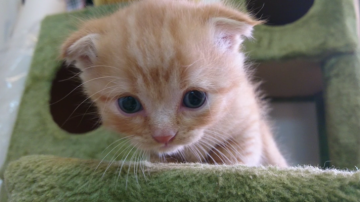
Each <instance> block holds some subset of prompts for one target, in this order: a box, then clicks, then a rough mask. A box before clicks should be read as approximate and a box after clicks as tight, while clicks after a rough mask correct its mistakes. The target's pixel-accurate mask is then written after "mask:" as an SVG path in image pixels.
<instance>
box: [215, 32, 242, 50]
mask: <svg viewBox="0 0 360 202" xmlns="http://www.w3.org/2000/svg"><path fill="white" fill-rule="evenodd" d="M216 43H217V45H218V46H219V48H220V49H222V50H223V51H234V50H236V51H237V49H238V46H239V45H240V43H241V41H240V40H239V36H237V35H236V34H231V33H219V36H218V37H217V40H216Z"/></svg>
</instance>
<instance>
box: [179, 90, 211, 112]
mask: <svg viewBox="0 0 360 202" xmlns="http://www.w3.org/2000/svg"><path fill="white" fill-rule="evenodd" d="M205 100H206V94H205V93H204V92H201V91H197V90H193V91H189V92H187V93H186V94H185V96H184V100H183V104H184V106H185V107H188V108H199V107H201V106H202V105H203V104H204V103H205Z"/></svg>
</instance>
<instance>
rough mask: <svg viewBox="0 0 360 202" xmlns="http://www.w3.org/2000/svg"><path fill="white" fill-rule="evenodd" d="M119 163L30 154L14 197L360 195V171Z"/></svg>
mask: <svg viewBox="0 0 360 202" xmlns="http://www.w3.org/2000/svg"><path fill="white" fill-rule="evenodd" d="M97 166H98V168H97V169H96V167H97ZM119 167H120V164H118V165H114V164H113V165H112V166H110V167H108V163H101V164H100V165H99V161H95V160H80V159H71V158H59V157H54V156H28V157H23V158H21V159H20V160H17V161H14V162H13V163H11V164H10V165H9V167H8V169H7V171H6V173H5V177H6V178H5V179H6V181H5V184H6V186H7V193H8V196H10V199H11V200H9V201H24V202H26V201H29V202H30V201H67V202H72V201H127V202H131V201H134V202H135V201H174V202H175V201H194V202H200V201H209V202H210V201H239V202H240V201H244V202H245V201H259V202H260V201H299V202H300V201H301V202H304V201H354V202H355V201H359V199H360V171H357V172H347V171H339V170H321V169H318V168H315V167H299V168H296V167H295V168H288V169H279V168H274V167H268V168H263V167H258V168H252V167H245V166H240V165H238V166H216V165H205V164H151V163H148V162H146V163H143V164H141V166H140V165H139V166H136V167H137V169H134V166H131V165H128V164H126V165H124V166H123V167H122V171H121V173H120V174H119ZM140 167H141V168H142V169H140ZM105 171H106V172H105ZM142 171H144V173H143V172H142ZM104 173H105V174H104ZM135 176H136V177H135ZM144 176H145V177H144Z"/></svg>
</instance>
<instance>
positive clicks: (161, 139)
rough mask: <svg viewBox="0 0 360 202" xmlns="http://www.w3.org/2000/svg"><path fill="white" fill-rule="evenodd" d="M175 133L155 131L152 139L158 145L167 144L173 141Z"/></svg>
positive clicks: (165, 130)
mask: <svg viewBox="0 0 360 202" xmlns="http://www.w3.org/2000/svg"><path fill="white" fill-rule="evenodd" d="M175 135H176V132H175V131H173V130H171V129H160V130H159V129H158V130H155V131H154V133H153V135H152V137H153V138H154V140H155V141H156V142H158V143H164V144H166V143H168V142H170V141H172V140H173V139H174V137H175Z"/></svg>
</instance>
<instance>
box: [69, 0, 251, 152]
mask: <svg viewBox="0 0 360 202" xmlns="http://www.w3.org/2000/svg"><path fill="white" fill-rule="evenodd" d="M155 2H157V3H155ZM204 8H205V7H204ZM204 8H200V7H199V6H198V5H195V4H191V3H187V2H184V1H182V2H179V1H177V2H174V1H171V0H165V1H151V0H150V1H143V2H141V3H138V4H136V5H134V6H130V7H128V8H126V9H123V10H121V11H119V12H118V13H116V14H114V15H112V16H110V17H108V18H104V19H101V20H94V21H93V22H92V23H88V24H87V25H85V26H84V27H85V28H84V30H85V31H82V32H81V30H80V31H79V32H78V33H75V34H74V36H76V37H74V39H71V38H70V39H69V40H68V41H70V42H68V43H69V44H70V45H68V48H66V47H67V45H66V43H65V45H64V47H65V51H66V53H65V55H67V58H70V60H75V61H76V62H77V66H78V67H79V68H80V69H82V71H83V73H82V75H81V78H82V80H83V81H84V87H85V90H86V93H87V94H88V95H89V96H90V98H91V99H92V100H93V101H95V103H96V104H97V106H98V108H99V111H100V114H101V117H102V121H103V124H104V125H105V126H107V127H109V128H111V129H113V130H115V131H117V132H119V133H120V134H123V135H125V136H128V137H129V138H130V139H131V142H132V144H134V145H135V146H136V147H138V148H140V149H142V150H146V151H151V152H155V153H167V154H169V153H172V152H175V151H178V150H180V149H181V148H183V147H184V146H188V145H191V144H194V143H195V142H197V141H199V140H200V139H201V138H202V136H203V135H204V131H205V130H206V129H208V128H209V127H212V126H213V125H214V124H215V123H216V122H218V121H219V120H220V119H221V118H222V117H223V116H225V114H226V112H227V111H228V110H229V109H231V106H229V105H228V103H231V100H233V99H234V97H233V96H234V95H233V93H232V91H233V89H235V88H237V87H239V86H241V82H242V80H246V79H245V74H244V70H243V69H242V64H243V61H242V60H243V56H242V54H240V53H238V52H237V49H238V47H239V44H240V43H241V38H240V37H241V35H245V34H247V33H246V32H249V31H250V30H245V29H251V26H250V25H248V24H245V23H244V21H246V20H249V21H250V20H251V19H250V18H248V17H247V16H242V17H244V19H242V21H240V25H239V24H238V25H237V26H238V27H235V28H233V27H232V26H235V25H233V24H232V23H234V22H235V20H231V21H227V20H226V19H225V17H226V16H220V17H224V19H225V20H224V19H223V18H219V17H218V16H215V17H216V18H215V17H213V18H210V17H209V16H208V15H210V14H211V9H209V11H207V12H206V9H204ZM219 9H220V8H219ZM219 9H217V10H216V11H217V14H219ZM204 10H205V11H204ZM140 11H141V12H140ZM200 11H202V12H203V13H201V12H200ZM209 13H210V14H209ZM217 20H219V21H220V23H218V21H217ZM222 20H223V21H222ZM226 23H229V24H230V25H227V24H226ZM228 26H230V28H228ZM239 26H240V28H239ZM244 26H245V27H244ZM241 29H244V30H241ZM234 30H235V31H234ZM84 33H86V36H81V35H84ZM89 33H90V34H89ZM76 34H77V35H76ZM81 37H82V38H81ZM79 38H80V39H79ZM82 40H83V41H82ZM74 41H75V43H74ZM78 49H79V50H78ZM77 51H78V52H79V53H78V56H73V58H71V57H69V55H71V54H73V55H75V54H74V53H76V52H77ZM84 53H85V54H84ZM239 65H240V66H239ZM164 136H167V137H171V138H168V139H167V140H164V138H163V137H164ZM165 139H166V138H165Z"/></svg>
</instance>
